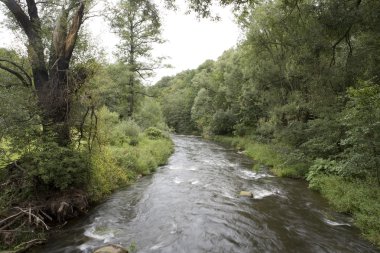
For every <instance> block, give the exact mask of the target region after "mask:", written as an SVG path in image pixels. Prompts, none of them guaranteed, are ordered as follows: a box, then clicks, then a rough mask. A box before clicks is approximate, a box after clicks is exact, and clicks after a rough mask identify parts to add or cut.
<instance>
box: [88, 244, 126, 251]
mask: <svg viewBox="0 0 380 253" xmlns="http://www.w3.org/2000/svg"><path fill="white" fill-rule="evenodd" d="M94 253H128V250H126V249H124V248H123V247H121V246H118V245H107V246H103V247H101V248H99V249H97V250H95V251H94Z"/></svg>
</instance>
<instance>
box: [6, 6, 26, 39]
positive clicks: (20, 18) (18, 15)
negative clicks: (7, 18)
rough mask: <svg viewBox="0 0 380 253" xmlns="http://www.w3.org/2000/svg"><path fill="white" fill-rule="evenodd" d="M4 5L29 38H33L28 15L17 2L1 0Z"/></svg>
mask: <svg viewBox="0 0 380 253" xmlns="http://www.w3.org/2000/svg"><path fill="white" fill-rule="evenodd" d="M0 1H1V2H2V3H4V4H5V5H6V6H7V8H8V10H9V11H10V12H11V13H12V14H13V16H14V17H15V19H16V20H17V22H18V23H19V25H20V26H21V28H22V29H23V30H24V32H25V33H26V35H27V36H28V38H29V37H30V36H32V22H31V21H30V19H29V17H28V15H26V13H25V12H24V10H23V9H22V8H21V6H20V5H19V4H18V3H17V2H16V1H15V0H0Z"/></svg>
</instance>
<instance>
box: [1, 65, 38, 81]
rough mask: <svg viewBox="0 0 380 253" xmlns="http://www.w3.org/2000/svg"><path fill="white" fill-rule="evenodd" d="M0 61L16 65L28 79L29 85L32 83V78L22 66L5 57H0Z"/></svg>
mask: <svg viewBox="0 0 380 253" xmlns="http://www.w3.org/2000/svg"><path fill="white" fill-rule="evenodd" d="M0 62H7V63H9V64H11V65H12V66H14V67H16V68H17V69H19V70H20V71H21V72H22V73H23V74H24V76H25V77H26V79H28V83H29V85H30V86H32V85H33V82H32V78H31V77H30V76H29V74H28V73H27V72H26V70H25V69H24V68H23V67H21V66H20V65H18V64H16V63H15V62H13V61H10V60H7V59H2V58H0Z"/></svg>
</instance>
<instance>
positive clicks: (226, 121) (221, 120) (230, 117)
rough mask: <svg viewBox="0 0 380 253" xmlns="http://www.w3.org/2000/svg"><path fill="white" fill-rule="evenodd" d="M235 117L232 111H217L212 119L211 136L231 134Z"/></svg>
mask: <svg viewBox="0 0 380 253" xmlns="http://www.w3.org/2000/svg"><path fill="white" fill-rule="evenodd" d="M235 124H236V116H235V115H234V114H233V112H232V111H221V110H218V111H217V112H216V113H215V114H214V116H213V117H212V122H211V131H212V133H213V134H218V135H220V134H232V132H233V131H234V125H235Z"/></svg>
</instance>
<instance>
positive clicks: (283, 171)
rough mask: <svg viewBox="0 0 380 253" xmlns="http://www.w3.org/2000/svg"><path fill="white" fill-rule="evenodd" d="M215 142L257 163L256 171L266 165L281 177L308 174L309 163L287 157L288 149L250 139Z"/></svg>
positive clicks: (224, 138)
mask: <svg viewBox="0 0 380 253" xmlns="http://www.w3.org/2000/svg"><path fill="white" fill-rule="evenodd" d="M213 139H214V140H215V141H218V142H221V143H224V144H227V145H230V146H233V147H235V148H236V149H238V150H244V152H245V154H246V155H248V156H249V157H251V158H252V159H254V160H255V161H257V162H258V163H257V164H256V165H255V167H254V169H258V168H259V167H260V166H262V165H265V166H268V167H269V168H270V170H271V171H272V173H273V174H275V175H276V176H280V177H290V178H303V177H305V175H306V172H307V166H308V163H307V162H300V161H295V159H292V157H289V156H287V150H288V148H287V147H279V146H274V145H271V144H264V143H260V142H257V141H254V140H253V139H250V138H248V137H232V136H214V137H213Z"/></svg>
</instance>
